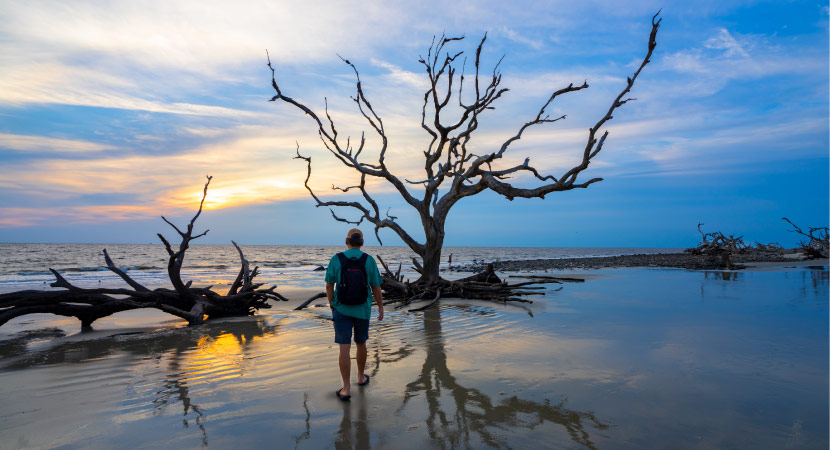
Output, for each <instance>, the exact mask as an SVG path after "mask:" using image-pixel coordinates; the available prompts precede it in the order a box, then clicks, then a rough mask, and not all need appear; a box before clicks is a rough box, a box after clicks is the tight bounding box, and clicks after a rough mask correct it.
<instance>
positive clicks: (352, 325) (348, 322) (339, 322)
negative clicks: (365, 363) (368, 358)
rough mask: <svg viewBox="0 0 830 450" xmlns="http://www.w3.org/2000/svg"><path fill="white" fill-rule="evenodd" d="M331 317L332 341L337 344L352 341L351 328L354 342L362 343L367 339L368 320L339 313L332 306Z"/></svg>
mask: <svg viewBox="0 0 830 450" xmlns="http://www.w3.org/2000/svg"><path fill="white" fill-rule="evenodd" d="M331 318H332V319H334V342H336V343H338V344H351V343H352V329H354V342H355V344H363V343H364V342H366V340H367V339H369V321H368V320H367V319H358V318H357V317H352V316H347V315H345V314H340V313H339V312H337V310H336V309H334V308H332V310H331Z"/></svg>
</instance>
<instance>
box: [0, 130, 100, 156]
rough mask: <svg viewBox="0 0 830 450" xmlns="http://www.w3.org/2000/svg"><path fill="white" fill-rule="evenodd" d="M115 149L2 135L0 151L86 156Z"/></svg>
mask: <svg viewBox="0 0 830 450" xmlns="http://www.w3.org/2000/svg"><path fill="white" fill-rule="evenodd" d="M112 148H113V147H112V146H111V145H107V144H100V143H96V142H89V141H80V140H73V139H55V138H50V137H45V136H26V135H20V134H0V149H3V150H6V151H18V152H26V153H29V154H37V155H43V154H48V153H74V154H84V153H91V152H100V151H103V150H110V149H112Z"/></svg>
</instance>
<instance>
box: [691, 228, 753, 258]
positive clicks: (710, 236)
mask: <svg viewBox="0 0 830 450" xmlns="http://www.w3.org/2000/svg"><path fill="white" fill-rule="evenodd" d="M702 226H703V224H702V223H698V224H697V231H698V233H700V236H701V241H700V243H699V244H697V247H692V248H687V249H686V253H689V254H692V255H707V256H711V257H712V260H713V263H715V265H716V266H718V267H722V268H724V269H740V268H743V267H744V266H741V265H738V264H733V263H732V255H734V254H737V253H741V252H745V251H746V250H747V249H750V248H751V247H750V246H749V245H747V244H746V243H744V241H743V236H737V237H736V236H735V235H733V234H730V235H729V236H727V235H725V234H723V233H721V232H720V231H715V232H714V233H704V232H703V230H702V229H701V228H700V227H702Z"/></svg>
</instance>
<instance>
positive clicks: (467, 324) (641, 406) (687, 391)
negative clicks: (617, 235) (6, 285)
mask: <svg viewBox="0 0 830 450" xmlns="http://www.w3.org/2000/svg"><path fill="white" fill-rule="evenodd" d="M586 261H587V260H586ZM515 264H518V263H515ZM586 266H588V264H586ZM516 267H517V268H514V270H512V271H502V272H499V275H500V276H502V277H507V278H508V279H510V280H511V281H512V280H513V277H521V276H525V275H527V274H528V272H527V270H530V269H532V268H533V267H534V266H533V265H532V264H531V265H530V266H528V267H529V268H528V267H526V268H524V269H522V268H518V266H516ZM544 270H547V272H544ZM531 273H548V274H554V275H556V276H563V277H575V278H583V279H585V282H584V283H567V284H564V285H548V286H547V288H546V290H545V295H544V296H537V297H534V298H533V300H534V302H533V303H532V304H514V303H493V302H487V301H471V300H457V299H442V300H441V302H439V304H438V305H436V306H435V307H433V308H430V309H427V310H426V311H424V312H418V313H411V312H408V311H407V309H408V308H402V309H396V308H394V305H393V306H392V307H390V308H389V309H388V310H387V313H386V318H385V320H384V321H383V322H377V321H373V322H372V324H371V328H370V340H369V343H368V346H369V358H368V359H369V360H368V364H367V373H368V374H369V375H370V376H371V377H372V379H371V383H370V384H369V385H368V386H366V387H361V388H358V387H357V386H356V383H353V391H352V394H353V398H352V400H351V401H350V402H341V401H339V400H338V399H337V398H336V397H335V395H334V391H335V390H336V389H337V388H338V387H339V384H338V383H339V374H338V372H337V366H336V359H337V348H336V345H335V344H334V343H333V333H332V330H331V322H330V314H331V313H330V310H329V308H328V306H327V304H326V302H325V300H324V299H323V300H319V301H315V302H312V304H311V305H310V307H309V308H307V309H306V310H302V311H293V310H292V308H293V307H294V306H295V305H297V304H299V303H300V302H301V301H302V300H304V299H306V298H308V297H310V296H311V295H313V294H314V293H316V292H319V291H320V290H321V288H322V286H321V285H319V284H315V283H306V284H305V285H298V286H288V287H285V288H281V289H280V292H282V293H283V295H286V296H287V297H289V298H290V301H289V302H284V303H278V304H274V305H273V308H271V309H265V310H260V311H259V312H258V313H257V315H256V316H254V317H246V318H233V319H222V320H216V321H211V322H209V323H207V324H205V325H201V326H196V327H186V326H184V322H183V321H181V320H178V319H175V318H172V316H168V315H165V314H163V313H160V312H157V311H130V312H125V313H119V314H116V315H114V316H111V317H109V318H105V319H101V320H100V321H97V322H96V323H95V325H94V331H92V332H89V333H81V332H80V325H79V324H78V323H77V320H75V319H69V318H58V317H55V316H45V315H44V316H35V315H32V316H24V317H20V318H17V319H15V320H14V323H11V322H10V323H9V324H7V325H6V326H4V327H3V328H0V333H2V337H0V395H2V398H3V399H4V402H3V403H2V406H0V416H2V417H3V422H2V425H0V427H2V428H0V448H113V447H128V448H200V447H215V448H227V447H235V448H254V447H262V446H266V447H271V448H273V447H277V448H312V449H316V448H395V449H398V448H402V449H407V448H418V449H423V448H626V449H628V448H630V449H634V448H776V449H777V448H826V447H827V445H828V383H827V381H828V339H827V336H828V267H827V263H826V261H823V262H815V261H813V262H797V261H796V262H789V263H782V262H771V263H764V264H760V265H759V264H756V265H752V266H750V267H748V268H747V269H744V270H739V271H722V270H687V269H672V268H656V267H629V268H608V267H606V268H602V269H592V270H589V269H585V270H561V269H560V270H556V269H551V268H545V269H543V270H538V269H536V271H534V272H531ZM454 275H459V276H460V275H461V273H455V274H454ZM413 306H417V305H415V304H413Z"/></svg>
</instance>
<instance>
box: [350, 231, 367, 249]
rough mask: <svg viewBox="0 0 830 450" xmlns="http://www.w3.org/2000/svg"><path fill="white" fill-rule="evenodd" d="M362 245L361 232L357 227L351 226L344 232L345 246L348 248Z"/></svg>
mask: <svg viewBox="0 0 830 450" xmlns="http://www.w3.org/2000/svg"><path fill="white" fill-rule="evenodd" d="M362 245H363V232H362V231H360V230H359V229H357V228H352V229H351V230H349V233H348V234H346V246H347V247H349V248H360V247H361V246H362Z"/></svg>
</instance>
